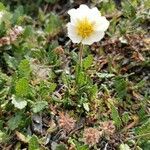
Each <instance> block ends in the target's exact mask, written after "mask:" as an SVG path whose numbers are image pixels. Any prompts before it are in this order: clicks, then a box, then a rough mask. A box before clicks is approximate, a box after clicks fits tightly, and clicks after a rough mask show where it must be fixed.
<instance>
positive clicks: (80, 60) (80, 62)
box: [79, 43, 84, 68]
mask: <svg viewBox="0 0 150 150" xmlns="http://www.w3.org/2000/svg"><path fill="white" fill-rule="evenodd" d="M83 48H84V46H83V44H82V43H80V48H79V65H80V67H81V68H82V56H83Z"/></svg>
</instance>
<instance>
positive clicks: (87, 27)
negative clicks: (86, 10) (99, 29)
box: [76, 17, 94, 39]
mask: <svg viewBox="0 0 150 150" xmlns="http://www.w3.org/2000/svg"><path fill="white" fill-rule="evenodd" d="M76 30H77V34H78V35H79V36H81V37H82V38H83V39H85V38H87V37H89V36H90V35H91V34H92V33H93V31H94V27H93V23H92V22H90V21H89V20H88V19H87V18H86V17H85V18H84V19H82V20H78V22H77V25H76Z"/></svg>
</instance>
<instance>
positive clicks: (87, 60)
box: [83, 55, 93, 70]
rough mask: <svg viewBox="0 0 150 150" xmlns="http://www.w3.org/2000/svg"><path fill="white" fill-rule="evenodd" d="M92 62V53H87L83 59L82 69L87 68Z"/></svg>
mask: <svg viewBox="0 0 150 150" xmlns="http://www.w3.org/2000/svg"><path fill="white" fill-rule="evenodd" d="M92 63H93V55H88V56H87V57H86V58H85V59H84V60H83V67H84V69H85V70H86V69H88V68H89V67H90V66H91V65H92Z"/></svg>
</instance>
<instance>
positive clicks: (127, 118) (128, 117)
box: [122, 112, 131, 124]
mask: <svg viewBox="0 0 150 150" xmlns="http://www.w3.org/2000/svg"><path fill="white" fill-rule="evenodd" d="M130 119H131V117H130V116H129V113H128V112H124V113H123V114H122V121H123V122H124V123H125V124H127V123H128V121H129V120H130Z"/></svg>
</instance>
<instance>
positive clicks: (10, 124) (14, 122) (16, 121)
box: [8, 114, 22, 130]
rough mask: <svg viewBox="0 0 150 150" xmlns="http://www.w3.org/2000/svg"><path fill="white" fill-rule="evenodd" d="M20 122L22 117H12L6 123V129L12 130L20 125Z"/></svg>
mask: <svg viewBox="0 0 150 150" xmlns="http://www.w3.org/2000/svg"><path fill="white" fill-rule="evenodd" d="M21 120H22V116H21V115H19V114H17V115H15V116H14V117H12V118H11V119H10V120H9V121H8V127H9V129H10V130H14V129H16V128H18V126H19V125H20V123H21Z"/></svg>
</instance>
